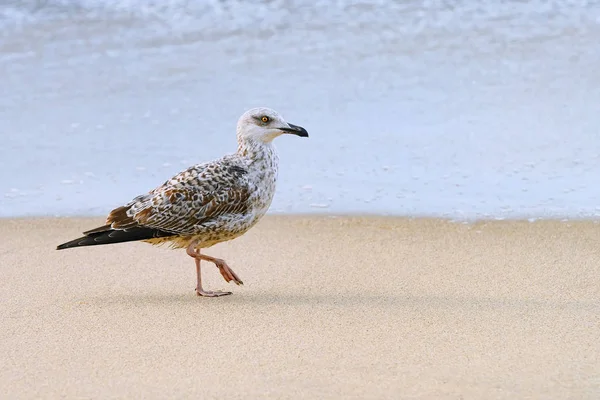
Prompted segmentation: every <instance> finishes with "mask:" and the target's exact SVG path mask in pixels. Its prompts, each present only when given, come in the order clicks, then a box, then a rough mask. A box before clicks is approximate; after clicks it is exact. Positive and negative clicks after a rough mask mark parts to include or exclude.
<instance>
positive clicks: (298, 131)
mask: <svg viewBox="0 0 600 400" xmlns="http://www.w3.org/2000/svg"><path fill="white" fill-rule="evenodd" d="M288 125H289V126H290V127H289V129H284V131H285V132H288V133H292V134H294V135H297V136H300V137H308V132H307V131H306V129H304V128H303V127H301V126H298V125H294V124H288Z"/></svg>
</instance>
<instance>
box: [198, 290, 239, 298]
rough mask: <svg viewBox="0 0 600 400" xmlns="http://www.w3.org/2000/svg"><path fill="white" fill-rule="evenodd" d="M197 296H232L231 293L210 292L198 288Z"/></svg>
mask: <svg viewBox="0 0 600 400" xmlns="http://www.w3.org/2000/svg"><path fill="white" fill-rule="evenodd" d="M196 294H197V295H198V296H202V297H221V296H228V295H230V294H232V293H231V292H221V291H219V290H215V291H210V290H203V289H198V288H196Z"/></svg>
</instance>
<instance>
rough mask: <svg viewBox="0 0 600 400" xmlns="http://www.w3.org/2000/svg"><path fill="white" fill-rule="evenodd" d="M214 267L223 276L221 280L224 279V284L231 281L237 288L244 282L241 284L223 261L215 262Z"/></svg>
mask: <svg viewBox="0 0 600 400" xmlns="http://www.w3.org/2000/svg"><path fill="white" fill-rule="evenodd" d="M215 265H216V266H217V268H219V272H220V273H221V275H223V279H225V282H231V281H233V282H234V283H235V284H236V285H238V286H239V285H243V284H244V282H242V280H241V279H240V278H239V277H238V276H237V275H236V273H235V272H233V270H232V269H231V268H229V266H228V265H227V263H226V262H225V261H224V260H220V259H217V260H215Z"/></svg>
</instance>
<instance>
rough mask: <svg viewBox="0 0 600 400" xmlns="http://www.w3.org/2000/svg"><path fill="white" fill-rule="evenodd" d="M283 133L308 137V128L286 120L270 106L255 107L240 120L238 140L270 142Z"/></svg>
mask: <svg viewBox="0 0 600 400" xmlns="http://www.w3.org/2000/svg"><path fill="white" fill-rule="evenodd" d="M283 134H292V135H296V136H300V137H308V132H306V129H304V128H303V127H301V126H298V125H294V124H290V123H289V122H286V121H285V120H284V119H283V117H282V116H281V115H280V114H279V113H278V112H277V111H275V110H271V109H270V108H264V107H259V108H253V109H251V110H248V111H246V112H245V113H244V114H243V115H242V116H241V117H240V119H239V120H238V124H237V136H238V141H259V142H263V143H270V142H272V141H273V139H275V138H276V137H278V136H281V135H283Z"/></svg>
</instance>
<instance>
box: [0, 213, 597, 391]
mask: <svg viewBox="0 0 600 400" xmlns="http://www.w3.org/2000/svg"><path fill="white" fill-rule="evenodd" d="M100 223H102V220H101V219H90V218H86V219H76V218H69V219H4V220H0V237H1V238H2V240H1V241H0V261H1V266H2V267H1V278H2V279H0V285H1V286H0V288H1V290H0V296H1V299H2V300H1V303H0V304H1V305H0V311H1V312H0V316H1V317H0V318H2V327H3V329H2V331H1V332H2V333H1V334H0V336H1V339H2V340H0V354H1V356H0V363H1V365H2V368H1V369H0V388H1V389H0V394H1V397H2V398H11V399H17V398H18V399H28V398H50V399H53V398H104V399H111V398H201V399H208V398H233V399H249V398H256V399H258V398H260V399H267V398H268V399H275V398H277V399H296V398H321V399H333V398H344V399H351V398H356V399H389V398H419V399H428V398H431V399H459V398H465V399H469V398H471V399H473V398H478V399H481V398H485V399H496V398H506V399H515V398H519V399H523V398H543V399H567V398H573V399H574V398H577V399H593V398H598V397H600V363H599V362H598V360H599V359H600V225H599V224H595V223H593V222H558V221H543V222H534V223H530V222H525V221H523V222H522V221H495V222H479V223H475V224H469V225H464V224H459V223H450V222H447V221H441V220H428V219H412V220H411V219H401V218H375V217H373V218H359V217H356V218H349V217H343V218H342V217H339V218H332V217H268V218H266V219H265V220H264V221H263V222H261V223H259V225H257V227H256V228H255V229H253V230H252V231H251V232H249V233H248V234H247V235H245V236H243V237H241V238H239V239H237V240H235V241H232V242H230V243H226V244H221V245H218V246H215V247H213V248H211V249H208V250H206V253H207V254H210V255H213V256H217V257H221V258H224V259H226V260H227V261H228V262H229V265H230V266H231V267H232V268H233V269H234V270H235V271H236V272H237V273H238V275H240V277H241V279H242V280H243V281H244V283H245V285H244V286H243V287H237V286H235V285H233V284H226V283H225V282H224V281H223V280H222V279H221V277H220V275H219V274H218V271H217V270H216V268H214V267H213V266H211V265H208V264H206V265H205V268H204V271H205V272H204V277H205V281H206V286H207V287H208V288H209V289H228V290H232V291H233V292H234V294H233V295H232V296H227V297H222V298H217V299H214V298H199V297H197V296H196V295H195V294H194V283H195V269H194V264H193V262H192V261H191V260H190V259H189V257H187V256H186V255H185V252H184V251H181V250H177V251H175V250H169V249H168V248H153V247H152V246H150V245H148V244H145V243H129V244H120V245H113V246H110V247H108V246H98V247H88V248H82V249H75V250H64V251H56V250H54V249H55V247H56V245H57V244H59V243H62V242H65V241H67V240H69V239H73V238H75V237H77V236H78V235H79V233H80V232H81V231H83V230H87V229H90V228H93V227H95V226H97V225H98V224H100Z"/></svg>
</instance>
